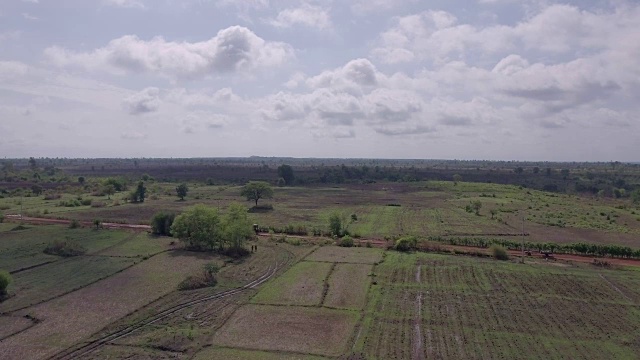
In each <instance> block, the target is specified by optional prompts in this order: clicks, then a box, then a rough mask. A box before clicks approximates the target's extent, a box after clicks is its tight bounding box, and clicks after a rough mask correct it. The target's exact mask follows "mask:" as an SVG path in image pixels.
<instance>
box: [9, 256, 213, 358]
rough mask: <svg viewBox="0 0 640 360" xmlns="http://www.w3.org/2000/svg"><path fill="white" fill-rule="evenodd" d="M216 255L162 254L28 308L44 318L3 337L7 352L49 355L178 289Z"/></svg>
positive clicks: (11, 355)
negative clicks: (192, 273)
mask: <svg viewBox="0 0 640 360" xmlns="http://www.w3.org/2000/svg"><path fill="white" fill-rule="evenodd" d="M211 260H212V257H211V256H210V255H205V254H194V253H184V252H171V253H163V254H159V255H157V256H154V257H152V258H151V259H149V260H147V261H144V262H142V263H140V264H138V265H136V266H133V267H131V268H129V269H127V270H125V271H123V272H121V273H118V274H116V275H114V276H111V277H109V278H107V279H105V280H101V281H99V282H97V283H94V284H91V285H89V286H87V287H84V288H82V289H80V290H77V291H74V292H72V293H70V294H67V295H64V296H62V297H59V298H56V299H54V300H51V301H48V302H46V303H43V304H40V305H37V306H35V307H32V308H29V309H27V310H23V311H22V312H24V313H29V314H31V315H32V316H34V317H36V318H38V319H41V320H42V322H41V323H39V324H37V325H36V326H34V327H32V328H30V329H29V330H27V331H25V332H22V333H20V334H18V335H15V336H13V337H11V338H9V339H7V340H5V341H3V343H2V346H3V353H4V354H3V355H4V357H3V358H4V359H43V358H48V357H50V356H52V355H54V354H55V353H57V352H59V351H62V350H64V349H66V348H67V347H70V346H72V345H74V344H76V343H78V342H79V341H82V340H83V339H85V338H87V337H88V336H90V335H91V334H93V333H95V332H97V331H99V330H100V329H102V328H103V327H105V326H106V325H108V324H110V323H112V322H114V321H115V320H117V319H119V318H121V317H123V316H125V315H127V314H129V313H130V312H132V311H134V310H136V309H138V308H140V307H142V306H144V305H146V304H148V303H150V302H151V301H154V300H156V299H158V298H160V297H161V296H163V295H165V294H167V293H169V292H171V291H174V290H175V289H176V287H177V286H178V283H180V281H182V280H183V279H184V278H185V277H186V276H187V275H188V274H190V273H191V272H192V271H195V270H197V269H199V268H201V267H202V266H203V265H204V264H205V263H207V262H210V261H211Z"/></svg>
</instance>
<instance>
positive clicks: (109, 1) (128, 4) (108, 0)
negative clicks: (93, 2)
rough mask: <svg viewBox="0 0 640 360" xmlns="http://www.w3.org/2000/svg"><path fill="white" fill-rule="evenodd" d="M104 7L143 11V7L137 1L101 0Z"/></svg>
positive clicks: (141, 3)
mask: <svg viewBox="0 0 640 360" xmlns="http://www.w3.org/2000/svg"><path fill="white" fill-rule="evenodd" d="M103 3H104V4H105V5H110V6H115V7H121V8H129V9H145V8H146V7H145V5H144V3H143V2H142V1H139V0H103Z"/></svg>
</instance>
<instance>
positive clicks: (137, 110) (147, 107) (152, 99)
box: [122, 87, 160, 115]
mask: <svg viewBox="0 0 640 360" xmlns="http://www.w3.org/2000/svg"><path fill="white" fill-rule="evenodd" d="M122 105H123V107H124V108H125V110H126V111H127V112H128V113H129V114H131V115H141V114H147V113H151V112H155V111H157V110H158V108H159V107H160V89H158V88H155V87H149V88H146V89H144V90H142V91H140V92H138V93H136V94H133V95H131V96H129V97H127V98H126V99H124V101H123V102H122Z"/></svg>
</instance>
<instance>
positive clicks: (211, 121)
mask: <svg viewBox="0 0 640 360" xmlns="http://www.w3.org/2000/svg"><path fill="white" fill-rule="evenodd" d="M229 121H230V120H229V116H227V115H225V114H217V113H211V112H208V111H193V112H190V113H188V114H187V115H186V116H185V117H184V119H182V126H181V131H182V132H183V133H185V134H195V133H198V132H201V131H203V130H215V129H220V128H222V127H224V126H226V125H228V124H229Z"/></svg>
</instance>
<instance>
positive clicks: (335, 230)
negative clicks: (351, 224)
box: [329, 213, 342, 236]
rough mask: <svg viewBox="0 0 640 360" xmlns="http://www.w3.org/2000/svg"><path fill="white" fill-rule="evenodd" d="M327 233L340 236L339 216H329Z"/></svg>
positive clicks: (340, 224) (340, 221) (334, 214)
mask: <svg viewBox="0 0 640 360" xmlns="http://www.w3.org/2000/svg"><path fill="white" fill-rule="evenodd" d="M329 231H330V232H331V235H335V236H340V235H342V218H341V217H340V214H338V213H333V214H331V216H329Z"/></svg>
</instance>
